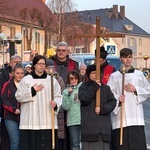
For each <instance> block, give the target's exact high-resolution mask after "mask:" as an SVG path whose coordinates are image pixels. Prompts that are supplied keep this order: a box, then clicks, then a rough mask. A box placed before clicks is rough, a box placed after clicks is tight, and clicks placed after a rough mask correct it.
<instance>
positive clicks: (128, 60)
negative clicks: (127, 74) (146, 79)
mask: <svg viewBox="0 0 150 150" xmlns="http://www.w3.org/2000/svg"><path fill="white" fill-rule="evenodd" d="M120 60H121V62H122V63H123V64H124V66H125V67H130V66H131V64H132V60H133V56H132V55H129V56H127V57H120Z"/></svg>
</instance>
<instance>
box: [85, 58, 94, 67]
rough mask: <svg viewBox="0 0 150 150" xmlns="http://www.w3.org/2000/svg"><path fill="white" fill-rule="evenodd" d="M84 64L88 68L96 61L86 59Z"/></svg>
mask: <svg viewBox="0 0 150 150" xmlns="http://www.w3.org/2000/svg"><path fill="white" fill-rule="evenodd" d="M84 64H85V65H86V66H89V65H92V64H94V59H93V58H91V59H84Z"/></svg>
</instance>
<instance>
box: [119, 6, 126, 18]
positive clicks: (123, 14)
mask: <svg viewBox="0 0 150 150" xmlns="http://www.w3.org/2000/svg"><path fill="white" fill-rule="evenodd" d="M120 16H121V17H122V18H123V19H125V6H120Z"/></svg>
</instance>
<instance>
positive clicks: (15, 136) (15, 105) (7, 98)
mask: <svg viewBox="0 0 150 150" xmlns="http://www.w3.org/2000/svg"><path fill="white" fill-rule="evenodd" d="M24 73H25V70H24V68H23V67H22V66H21V65H16V66H15V67H14V69H13V70H12V78H11V79H10V80H9V81H7V82H5V84H4V86H3V89H2V104H3V106H4V109H5V110H4V119H5V126H6V129H7V132H8V135H9V139H10V150H19V121H20V104H19V102H17V100H16V98H15V92H16V90H17V87H18V84H19V82H20V80H21V79H22V78H23V77H24Z"/></svg>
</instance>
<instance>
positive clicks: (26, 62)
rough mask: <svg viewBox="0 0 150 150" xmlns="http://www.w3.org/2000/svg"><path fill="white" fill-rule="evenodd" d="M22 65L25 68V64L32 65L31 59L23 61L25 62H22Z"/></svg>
mask: <svg viewBox="0 0 150 150" xmlns="http://www.w3.org/2000/svg"><path fill="white" fill-rule="evenodd" d="M22 65H23V67H24V68H25V66H26V65H32V62H31V61H25V62H22Z"/></svg>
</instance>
